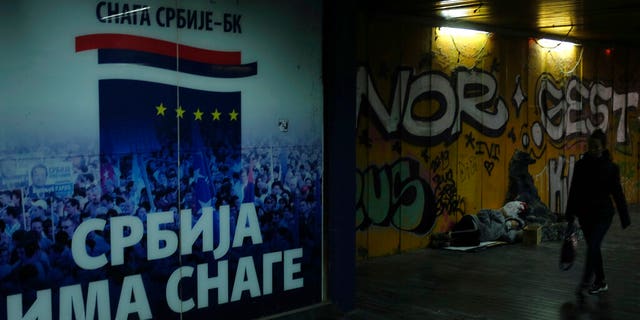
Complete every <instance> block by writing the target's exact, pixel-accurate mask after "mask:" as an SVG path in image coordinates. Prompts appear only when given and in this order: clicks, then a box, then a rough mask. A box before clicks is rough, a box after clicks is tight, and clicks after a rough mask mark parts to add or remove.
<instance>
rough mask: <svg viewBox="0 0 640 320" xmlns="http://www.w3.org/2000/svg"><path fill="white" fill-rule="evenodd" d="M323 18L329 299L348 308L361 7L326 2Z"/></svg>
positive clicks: (349, 2) (351, 301)
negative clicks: (358, 9)
mask: <svg viewBox="0 0 640 320" xmlns="http://www.w3.org/2000/svg"><path fill="white" fill-rule="evenodd" d="M324 10H325V11H324V21H323V41H324V43H323V76H324V79H323V80H324V98H325V101H324V117H325V119H324V123H325V125H324V134H325V136H324V139H325V141H324V146H325V152H324V154H325V166H324V170H325V175H324V178H325V181H324V186H325V190H324V194H325V199H324V208H325V210H326V211H325V217H326V220H325V223H326V224H325V226H326V227H325V232H326V233H325V235H326V239H328V243H327V244H328V245H327V248H326V250H327V254H328V283H327V284H328V286H327V292H328V295H329V300H330V301H332V302H333V303H334V304H335V305H336V306H337V307H338V308H340V309H341V310H342V311H348V310H350V309H352V308H353V305H354V292H355V227H354V226H355V215H354V212H355V163H356V162H355V134H354V133H355V112H354V111H353V106H354V105H355V83H356V82H355V71H356V68H355V6H354V1H353V0H347V1H326V2H325V3H324Z"/></svg>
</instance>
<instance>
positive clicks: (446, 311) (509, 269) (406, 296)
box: [322, 207, 640, 320]
mask: <svg viewBox="0 0 640 320" xmlns="http://www.w3.org/2000/svg"><path fill="white" fill-rule="evenodd" d="M584 248H585V247H584V242H583V241H582V242H580V243H579V249H578V250H579V255H578V258H577V261H576V264H575V265H574V266H573V268H572V269H570V270H569V271H561V270H560V269H559V267H558V258H559V250H560V242H543V243H541V244H540V245H538V246H525V245H523V244H513V245H506V246H501V247H495V248H490V249H486V250H484V251H480V252H475V253H466V252H454V251H448V250H438V249H421V250H416V251H413V252H410V253H405V254H401V255H395V256H389V257H381V258H372V259H369V260H366V261H361V262H358V263H357V266H356V268H357V269H356V283H357V284H356V307H355V309H354V310H352V311H351V312H349V313H347V314H343V315H339V316H335V318H341V319H367V320H376V319H434V320H440V319H447V320H463V319H464V320H466V319H469V320H470V319H473V320H476V319H496V320H499V319H509V320H511V319H518V320H529V319H544V320H547V319H615V320H624V319H640V209H639V208H637V207H636V208H634V210H633V212H632V225H631V227H629V228H628V229H626V230H621V228H620V223H619V220H618V218H617V216H616V217H615V220H614V224H613V225H612V227H611V229H610V231H609V234H608V235H607V237H606V239H605V243H604V245H603V255H604V258H605V272H606V273H607V280H608V283H609V288H610V289H609V292H607V293H603V294H600V295H597V296H586V297H585V299H584V301H582V302H580V301H579V300H578V299H577V298H576V295H575V293H574V292H575V288H576V286H577V284H578V281H579V278H580V273H581V271H582V267H583V261H584ZM322 318H323V319H325V317H322Z"/></svg>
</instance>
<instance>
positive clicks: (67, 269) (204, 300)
mask: <svg viewBox="0 0 640 320" xmlns="http://www.w3.org/2000/svg"><path fill="white" fill-rule="evenodd" d="M321 26H322V6H321V2H320V1H304V2H298V1H278V2H277V3H268V4H267V3H266V2H261V1H226V0H222V1H207V0H204V1H200V0H197V1H175V0H169V1H151V2H150V3H149V4H141V3H135V2H126V1H86V0H78V1H74V0H69V1H56V2H42V1H15V2H11V1H4V2H2V4H0V34H1V35H2V38H3V39H4V43H5V45H4V46H3V50H2V53H0V56H1V57H2V59H0V70H2V77H1V78H0V82H1V84H2V85H1V86H0V110H1V114H2V117H1V118H0V319H72V318H74V319H128V318H131V319H134V318H135V319H205V318H207V319H209V318H220V319H229V318H234V319H253V318H259V317H266V316H270V315H274V314H278V313H282V312H286V311H291V310H294V309H299V308H303V307H307V306H310V305H314V304H317V303H320V302H322V301H323V300H324V299H325V297H324V286H323V277H324V272H323V268H324V263H323V253H322V252H323V251H322V243H323V239H322V228H323V225H322V221H323V217H322V211H323V209H322V201H321V199H322V187H321V186H322V174H323V173H322V168H323V163H322V159H323V155H322V136H323V132H322V131H323V130H322V127H323V119H322V112H323V111H322V103H323V101H322V83H321V57H322V50H321V32H320V30H321ZM275 302H277V303H275ZM247 306H250V307H247Z"/></svg>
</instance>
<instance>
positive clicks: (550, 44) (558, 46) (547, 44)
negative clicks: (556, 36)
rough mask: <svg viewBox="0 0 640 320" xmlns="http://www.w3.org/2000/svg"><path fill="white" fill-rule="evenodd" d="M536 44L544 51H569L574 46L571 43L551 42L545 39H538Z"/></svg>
mask: <svg viewBox="0 0 640 320" xmlns="http://www.w3.org/2000/svg"><path fill="white" fill-rule="evenodd" d="M538 44H539V45H540V46H541V47H543V48H545V49H559V50H563V49H571V48H573V47H575V46H576V44H575V43H573V42H568V41H558V40H551V39H546V38H543V39H539V40H538Z"/></svg>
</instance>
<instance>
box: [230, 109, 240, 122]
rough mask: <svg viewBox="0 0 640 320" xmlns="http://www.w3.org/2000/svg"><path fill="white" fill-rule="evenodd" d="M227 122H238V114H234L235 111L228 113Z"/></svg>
mask: <svg viewBox="0 0 640 320" xmlns="http://www.w3.org/2000/svg"><path fill="white" fill-rule="evenodd" d="M229 120H231V121H234V120H238V113H237V112H236V109H233V110H231V112H229Z"/></svg>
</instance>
